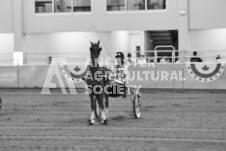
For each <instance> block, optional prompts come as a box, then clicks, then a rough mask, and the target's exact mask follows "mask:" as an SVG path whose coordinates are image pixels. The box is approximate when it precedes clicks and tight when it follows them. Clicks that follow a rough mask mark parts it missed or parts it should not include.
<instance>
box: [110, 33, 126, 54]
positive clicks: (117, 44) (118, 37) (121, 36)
mask: <svg viewBox="0 0 226 151" xmlns="http://www.w3.org/2000/svg"><path fill="white" fill-rule="evenodd" d="M111 45H112V51H114V52H118V51H121V52H124V51H129V49H130V34H129V31H114V32H111Z"/></svg>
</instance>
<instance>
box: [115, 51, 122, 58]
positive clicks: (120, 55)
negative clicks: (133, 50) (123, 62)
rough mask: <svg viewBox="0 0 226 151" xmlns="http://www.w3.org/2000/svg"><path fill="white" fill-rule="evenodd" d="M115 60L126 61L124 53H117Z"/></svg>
mask: <svg viewBox="0 0 226 151" xmlns="http://www.w3.org/2000/svg"><path fill="white" fill-rule="evenodd" d="M115 58H121V59H124V54H123V53H122V52H117V53H116V55H115Z"/></svg>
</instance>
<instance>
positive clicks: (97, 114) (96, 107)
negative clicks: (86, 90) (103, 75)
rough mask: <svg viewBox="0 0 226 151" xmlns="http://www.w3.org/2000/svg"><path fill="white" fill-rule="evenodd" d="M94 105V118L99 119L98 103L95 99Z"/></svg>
mask: <svg viewBox="0 0 226 151" xmlns="http://www.w3.org/2000/svg"><path fill="white" fill-rule="evenodd" d="M94 103H95V109H94V113H95V116H96V118H99V112H100V109H99V105H98V101H97V99H96V98H95V102H94Z"/></svg>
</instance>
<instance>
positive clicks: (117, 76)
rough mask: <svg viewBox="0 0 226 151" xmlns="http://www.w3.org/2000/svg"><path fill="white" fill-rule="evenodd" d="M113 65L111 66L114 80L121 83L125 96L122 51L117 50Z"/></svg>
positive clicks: (124, 68) (124, 95)
mask: <svg viewBox="0 0 226 151" xmlns="http://www.w3.org/2000/svg"><path fill="white" fill-rule="evenodd" d="M115 59H116V62H115V65H114V66H113V68H112V72H113V76H114V80H113V81H115V82H116V83H118V84H119V85H123V86H122V87H123V92H124V94H123V97H126V87H125V85H126V67H125V64H124V59H125V58H124V54H123V53H122V52H117V53H116V55H115Z"/></svg>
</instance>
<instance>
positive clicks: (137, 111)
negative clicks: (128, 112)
mask: <svg viewBox="0 0 226 151" xmlns="http://www.w3.org/2000/svg"><path fill="white" fill-rule="evenodd" d="M133 114H134V117H135V118H136V119H137V118H140V116H141V98H140V95H139V94H136V95H135V96H134V97H133Z"/></svg>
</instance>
